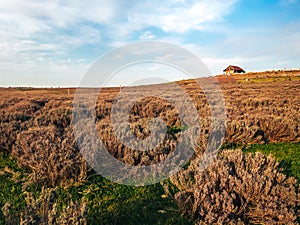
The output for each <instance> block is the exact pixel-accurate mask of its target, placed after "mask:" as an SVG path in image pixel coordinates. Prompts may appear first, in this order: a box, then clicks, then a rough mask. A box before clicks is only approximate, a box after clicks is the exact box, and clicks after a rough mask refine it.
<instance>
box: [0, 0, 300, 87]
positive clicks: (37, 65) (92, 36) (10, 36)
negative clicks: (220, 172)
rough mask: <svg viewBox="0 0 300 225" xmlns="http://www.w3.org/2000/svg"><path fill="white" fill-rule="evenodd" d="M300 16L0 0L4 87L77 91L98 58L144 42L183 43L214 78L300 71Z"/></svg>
mask: <svg viewBox="0 0 300 225" xmlns="http://www.w3.org/2000/svg"><path fill="white" fill-rule="evenodd" d="M299 11H300V2H299V1H298V0H274V1H271V0H227V1H223V0H173V1H171V0H166V1H158V0H146V1H138V0H131V1H125V0H107V1H105V0H90V1H87V2H83V1H77V0H64V1H61V0H52V1H51V0H49V1H40V0H26V1H23V0H10V1H1V3H0V86H60V87H63V86H78V85H79V83H80V80H81V79H82V77H83V76H84V74H85V73H86V72H87V70H88V68H89V67H90V66H91V65H92V64H93V63H94V62H96V60H97V59H98V58H99V57H100V56H102V55H103V54H105V53H106V52H107V51H110V50H112V49H114V48H117V47H120V46H123V45H125V44H127V43H132V42H136V41H142V40H156V41H166V42H169V43H173V44H176V45H179V46H182V47H184V48H186V49H188V50H190V51H192V52H193V53H195V54H197V55H198V56H199V58H200V59H201V60H202V61H203V62H204V63H205V64H206V65H207V66H208V67H209V69H210V70H211V71H212V73H213V74H220V73H222V69H224V68H225V67H226V66H227V65H228V64H234V65H240V66H242V67H244V68H245V69H246V70H247V71H262V70H270V69H284V68H299V67H300V44H299V41H300V14H299ZM156 69H157V70H160V72H161V71H164V73H165V74H168V73H169V76H170V74H172V73H173V74H175V72H174V71H173V70H172V69H170V70H169V71H168V70H167V69H166V68H162V67H159V66H158V67H157V68H156ZM137 70H139V71H140V72H143V70H141V68H137ZM128 71H130V72H132V75H131V76H130V75H128V76H129V77H128V79H127V80H130V81H131V82H134V81H135V79H138V78H137V77H136V75H133V74H134V71H135V70H134V69H131V70H130V69H129V70H128ZM153 71H155V70H153V66H152V72H153ZM158 74H159V71H158V72H157V75H158ZM158 76H159V75H158ZM166 79H167V80H172V79H173V80H174V79H178V76H175V75H172V76H170V77H168V76H167V77H166ZM124 82H125V81H124V79H121V78H120V79H119V80H118V79H117V78H116V79H115V80H114V82H113V83H112V84H113V85H119V84H124Z"/></svg>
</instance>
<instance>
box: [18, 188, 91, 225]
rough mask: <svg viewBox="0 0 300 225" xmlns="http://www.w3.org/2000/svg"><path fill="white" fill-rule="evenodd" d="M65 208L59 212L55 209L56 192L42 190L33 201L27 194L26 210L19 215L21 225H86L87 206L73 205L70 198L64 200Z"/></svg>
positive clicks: (31, 196) (54, 190) (82, 204)
mask: <svg viewBox="0 0 300 225" xmlns="http://www.w3.org/2000/svg"><path fill="white" fill-rule="evenodd" d="M64 202H65V203H66V205H67V206H66V207H63V209H62V211H61V212H59V210H58V207H57V190H56V189H44V188H43V189H42V192H41V194H40V196H39V197H38V198H37V199H35V198H34V197H33V195H32V194H31V193H27V197H26V204H27V206H26V208H25V210H24V212H22V213H21V218H20V224H21V225H40V224H41V225H48V224H49V225H54V224H65V225H67V224H74V225H86V224H87V206H86V203H85V202H84V201H83V202H81V203H80V204H77V203H74V202H73V201H72V199H71V196H68V197H67V198H65V199H64Z"/></svg>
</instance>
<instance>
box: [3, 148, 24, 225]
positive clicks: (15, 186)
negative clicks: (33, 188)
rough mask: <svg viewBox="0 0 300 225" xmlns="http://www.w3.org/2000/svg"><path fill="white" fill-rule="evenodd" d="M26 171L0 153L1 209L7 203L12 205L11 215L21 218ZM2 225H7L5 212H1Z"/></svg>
mask: <svg viewBox="0 0 300 225" xmlns="http://www.w3.org/2000/svg"><path fill="white" fill-rule="evenodd" d="M25 176H26V170H23V169H20V168H19V167H18V164H17V162H16V160H14V159H12V158H11V156H10V155H8V154H5V153H0V209H2V207H3V206H4V205H5V203H7V202H8V203H10V205H11V207H10V211H9V212H10V214H11V216H12V217H15V218H19V215H20V212H21V211H22V210H23V209H24V208H25V206H26V203H25V194H24V193H23V191H22V182H23V181H24V178H25ZM0 224H1V225H2V224H3V225H4V224H7V221H5V217H4V215H3V211H2V210H0Z"/></svg>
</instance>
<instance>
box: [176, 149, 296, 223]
mask: <svg viewBox="0 0 300 225" xmlns="http://www.w3.org/2000/svg"><path fill="white" fill-rule="evenodd" d="M197 165H199V159H198V160H195V161H194V162H193V163H192V165H191V166H190V167H189V168H188V169H187V170H185V171H183V172H180V173H178V174H177V175H175V176H173V177H172V178H171V182H172V183H173V184H175V185H176V186H177V187H178V188H179V190H180V191H179V192H178V193H177V194H176V195H175V199H176V201H177V202H178V204H179V206H180V208H181V210H182V212H183V214H184V215H186V216H189V217H190V218H192V219H194V220H195V221H196V224H224V223H226V224H227V223H230V224H239V223H240V224H243V223H245V224H249V223H250V224H297V222H296V206H297V204H298V203H299V196H298V197H297V193H296V192H297V189H298V187H299V185H297V181H296V180H295V179H294V178H288V177H286V176H285V175H284V174H282V173H280V172H278V170H277V166H278V163H277V162H276V161H275V159H274V158H273V157H272V156H267V157H266V156H264V155H262V154H261V153H256V154H255V155H254V154H245V153H242V151H240V150H231V151H228V150H227V151H224V152H222V153H221V155H220V157H219V158H218V159H217V160H215V161H214V162H213V163H212V164H211V165H210V166H209V167H208V168H207V169H206V170H205V171H204V172H200V171H197V169H196V168H197Z"/></svg>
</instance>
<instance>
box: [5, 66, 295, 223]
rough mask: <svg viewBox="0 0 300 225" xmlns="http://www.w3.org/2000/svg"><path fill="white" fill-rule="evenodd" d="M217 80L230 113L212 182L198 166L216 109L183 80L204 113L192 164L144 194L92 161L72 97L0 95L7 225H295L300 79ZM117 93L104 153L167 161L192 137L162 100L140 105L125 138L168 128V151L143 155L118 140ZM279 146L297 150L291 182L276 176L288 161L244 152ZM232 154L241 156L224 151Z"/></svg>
mask: <svg viewBox="0 0 300 225" xmlns="http://www.w3.org/2000/svg"><path fill="white" fill-rule="evenodd" d="M216 78H217V80H218V81H219V84H220V88H221V90H222V94H223V96H224V100H225V104H226V136H225V140H224V144H223V149H224V150H223V151H222V153H221V154H220V158H219V159H218V160H217V161H216V162H214V163H213V165H211V167H210V168H208V170H207V174H206V175H203V174H202V175H201V174H198V173H197V170H196V168H195V165H196V162H197V160H198V158H199V157H201V154H202V153H203V151H204V149H205V146H206V144H207V139H208V137H209V134H210V131H211V126H210V123H211V120H210V108H209V105H208V104H207V100H206V97H205V95H204V94H203V92H202V91H201V90H200V89H199V87H198V86H197V83H196V82H195V81H193V80H184V81H179V82H177V84H178V85H180V86H181V87H182V88H183V89H184V90H185V91H186V92H187V93H188V94H189V95H190V96H191V97H192V99H193V103H194V105H195V107H196V109H197V111H198V113H199V121H200V135H199V138H198V140H197V148H196V149H195V150H196V152H195V155H194V156H193V160H192V161H191V163H190V164H189V165H187V166H186V167H185V170H184V171H182V172H180V173H178V174H177V175H176V176H174V177H172V178H171V179H170V180H168V181H166V182H161V184H159V185H154V186H149V187H139V188H134V187H124V186H123V185H117V184H113V183H111V182H109V181H108V180H105V179H104V178H102V177H101V176H98V175H96V174H95V172H94V171H93V170H92V169H91V168H90V167H89V165H87V163H86V162H85V160H84V158H83V157H82V155H81V154H80V152H79V149H78V147H77V145H76V142H75V138H74V133H73V129H72V123H71V121H72V104H73V97H74V93H75V91H76V90H75V89H66V88H61V89H60V88H51V89H33V88H1V89H0V95H1V98H0V115H1V117H0V132H1V139H0V153H1V166H0V169H1V170H0V179H1V190H0V192H1V195H0V196H1V197H0V207H2V212H1V213H0V224H18V223H20V224H120V223H123V224H138V223H139V224H193V223H195V224H221V223H230V224H297V215H298V211H297V210H298V208H299V206H298V205H299V194H298V195H297V193H298V192H299V182H297V181H296V180H295V179H294V178H292V177H291V176H289V175H290V174H292V175H293V176H296V177H297V174H298V172H297V171H299V168H300V167H299V161H298V160H299V151H300V149H299V148H300V145H299V142H300V127H299V124H300V115H299V112H300V97H299V96H300V71H275V72H265V73H250V74H246V75H234V76H217V77H216ZM200 82H202V81H201V80H200ZM203 82H205V79H203ZM169 85H171V84H163V85H153V86H151V87H149V86H141V87H133V88H129V89H127V92H129V93H128V96H130V95H132V94H134V93H135V92H136V91H141V90H142V91H143V92H144V93H146V94H149V95H151V90H153V89H152V88H154V89H155V90H163V89H164V90H166V92H164V93H161V94H162V95H168V94H169V93H168V90H170V89H171V87H170V86H169ZM161 87H163V89H162V88H161ZM119 90H120V89H119V88H104V89H102V92H101V96H100V98H99V99H98V101H97V104H96V107H95V118H96V119H95V120H96V127H97V131H98V133H99V136H101V139H102V141H103V142H104V144H105V146H106V148H107V149H108V151H109V152H110V154H111V155H113V156H114V157H115V158H117V159H119V160H121V161H123V162H126V163H129V164H131V165H142V166H145V165H151V164H154V163H158V162H160V161H162V160H164V159H165V158H166V157H167V156H168V154H169V153H171V152H173V151H174V149H175V148H176V145H177V143H178V142H180V141H181V140H180V135H181V133H182V132H183V131H184V129H185V126H184V124H181V123H180V120H179V116H178V112H179V111H178V109H176V108H175V107H174V106H172V105H171V104H170V103H169V102H167V101H166V100H164V99H160V98H157V97H145V98H143V99H141V100H140V101H138V102H136V103H135V104H134V105H133V107H132V108H131V110H130V117H129V121H130V128H131V130H129V131H128V130H127V131H126V132H133V133H134V134H135V136H136V137H138V138H140V139H144V138H146V137H147V136H149V135H150V132H149V129H148V128H147V121H149V119H151V118H153V117H160V118H162V119H163V120H164V121H165V122H166V124H167V127H168V130H167V135H166V137H165V138H164V140H163V143H161V144H160V145H158V146H156V147H155V148H154V149H152V150H150V151H143V152H137V151H134V150H132V149H130V148H128V147H126V146H124V145H123V144H122V143H120V142H119V141H118V139H117V137H116V136H115V135H114V131H113V127H112V124H111V121H110V115H111V110H112V105H113V103H114V99H115V98H116V96H117V95H118V92H119ZM173 94H174V93H173ZM176 98H182V96H180V94H178V96H176ZM180 107H183V108H184V107H185V106H184V104H183V105H181V106H180ZM120 126H121V124H120ZM124 132H125V131H124ZM282 143H290V144H291V145H293V148H294V149H295V150H294V152H296V153H297V154H296V155H294V156H292V157H294V158H295V159H296V162H295V161H293V162H292V163H293V165H291V167H288V168H289V169H287V170H292V171H290V172H289V171H288V172H287V173H286V171H284V168H278V163H279V164H280V162H281V161H279V162H277V161H276V160H275V159H274V158H272V157H271V156H265V155H263V154H255V155H252V154H250V153H245V151H244V150H247V148H248V147H249V146H251V144H252V146H255V144H256V146H270V145H274V146H275V147H276V146H277V144H278V145H280V144H282ZM292 143H294V144H292ZM233 146H236V148H238V149H237V150H226V149H228V148H232V147H233ZM262 148H263V147H262ZM240 150H243V151H244V152H242V151H240ZM287 151H288V150H287ZM281 153H282V151H281ZM287 154H288V153H287ZM275 155H276V154H275ZM233 156H234V157H233ZM270 157H271V158H270ZM275 158H276V157H275ZM222 159H223V161H222ZM280 159H284V156H283V157H281V158H280ZM284 166H289V165H283V167H284ZM279 167H280V165H279ZM218 168H219V169H220V172H216V170H218ZM291 168H292V169H291ZM222 174H223V175H222ZM286 175H287V176H286ZM297 178H299V177H297ZM249 182H250V184H249ZM230 183H231V184H232V185H230ZM206 184H207V185H206ZM233 184H234V185H233ZM254 184H256V185H254ZM124 193H126V194H125V195H124V196H122V194H124ZM154 194H155V195H157V196H158V197H153V196H154ZM161 196H164V197H161ZM268 196H269V197H268ZM149 205H150V207H149ZM135 206H136V207H137V208H136V207H135ZM147 207H148V208H147ZM181 215H182V216H184V217H181ZM298 220H299V219H298Z"/></svg>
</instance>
